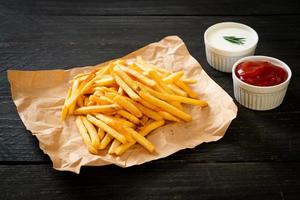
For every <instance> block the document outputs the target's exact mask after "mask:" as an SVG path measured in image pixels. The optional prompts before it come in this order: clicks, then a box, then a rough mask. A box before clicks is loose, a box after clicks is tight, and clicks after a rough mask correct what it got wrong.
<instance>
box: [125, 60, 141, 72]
mask: <svg viewBox="0 0 300 200" xmlns="http://www.w3.org/2000/svg"><path fill="white" fill-rule="evenodd" d="M129 67H130V68H131V69H133V70H135V71H137V72H139V73H143V72H144V70H143V69H142V68H140V67H139V66H138V65H137V63H134V62H133V63H131V64H129Z"/></svg>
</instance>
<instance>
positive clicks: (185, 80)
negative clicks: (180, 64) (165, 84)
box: [182, 78, 197, 84]
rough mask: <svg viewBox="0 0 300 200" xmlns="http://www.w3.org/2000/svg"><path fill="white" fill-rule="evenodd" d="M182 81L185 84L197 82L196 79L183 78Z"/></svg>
mask: <svg viewBox="0 0 300 200" xmlns="http://www.w3.org/2000/svg"><path fill="white" fill-rule="evenodd" d="M182 82H184V83H185V84H194V83H197V81H196V80H194V79H186V78H185V79H182Z"/></svg>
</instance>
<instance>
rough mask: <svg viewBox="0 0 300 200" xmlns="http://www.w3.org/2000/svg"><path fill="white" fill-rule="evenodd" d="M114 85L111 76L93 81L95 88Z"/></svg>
mask: <svg viewBox="0 0 300 200" xmlns="http://www.w3.org/2000/svg"><path fill="white" fill-rule="evenodd" d="M114 83H115V79H114V77H113V76H106V77H103V78H101V79H99V80H96V81H95V86H96V87H97V86H98V87H100V86H110V85H112V84H114Z"/></svg>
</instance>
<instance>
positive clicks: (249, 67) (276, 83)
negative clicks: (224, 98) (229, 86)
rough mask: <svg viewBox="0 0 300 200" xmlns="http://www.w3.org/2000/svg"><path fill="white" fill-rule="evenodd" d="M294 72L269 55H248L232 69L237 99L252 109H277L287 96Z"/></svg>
mask: <svg viewBox="0 0 300 200" xmlns="http://www.w3.org/2000/svg"><path fill="white" fill-rule="evenodd" d="M291 77H292V72H291V70H290V68H289V66H288V65H287V64H286V63H284V62H283V61H281V60H278V59H276V58H273V57H268V56H248V57H244V58H242V59H240V60H238V61H237V62H236V63H235V64H234V65H233V67H232V79H233V88H234V97H235V99H236V100H237V101H238V102H239V103H240V104H241V105H243V106H245V107H247V108H249V109H253V110H271V109H273V108H276V107H278V106H279V105H280V104H281V103H282V101H283V99H284V96H285V94H286V91H287V88H288V85H289V82H290V79H291Z"/></svg>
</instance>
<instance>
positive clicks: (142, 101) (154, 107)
mask: <svg viewBox="0 0 300 200" xmlns="http://www.w3.org/2000/svg"><path fill="white" fill-rule="evenodd" d="M139 103H141V104H142V105H143V106H145V107H147V108H150V109H152V110H155V111H159V110H160V109H159V108H158V107H156V106H155V105H152V104H151V103H148V102H147V101H145V100H144V99H140V100H139Z"/></svg>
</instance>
